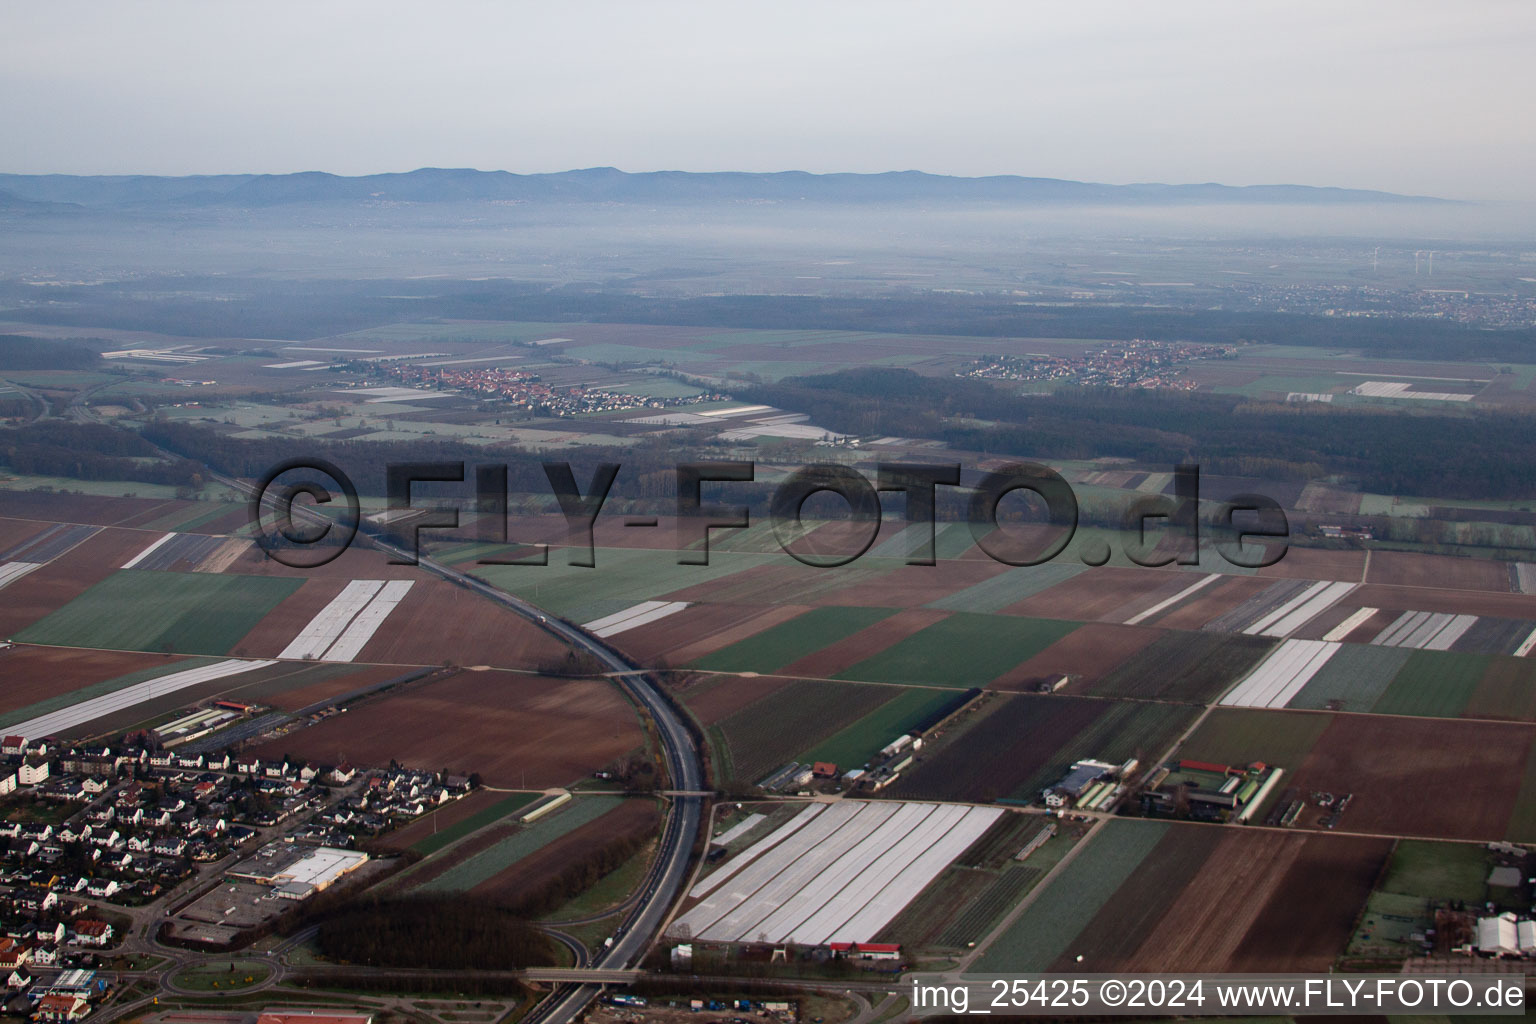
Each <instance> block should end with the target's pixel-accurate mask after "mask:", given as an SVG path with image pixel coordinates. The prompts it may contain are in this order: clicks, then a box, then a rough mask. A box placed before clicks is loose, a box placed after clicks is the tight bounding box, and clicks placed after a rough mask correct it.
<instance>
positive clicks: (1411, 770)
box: [1283, 715, 1536, 840]
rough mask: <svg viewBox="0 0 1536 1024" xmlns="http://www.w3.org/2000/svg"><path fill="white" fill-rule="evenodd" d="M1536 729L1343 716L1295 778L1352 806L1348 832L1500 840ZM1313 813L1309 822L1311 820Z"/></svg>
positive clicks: (1294, 782)
mask: <svg viewBox="0 0 1536 1024" xmlns="http://www.w3.org/2000/svg"><path fill="white" fill-rule="evenodd" d="M1533 739H1536V726H1533V725H1528V724H1519V723H1510V724H1504V723H1497V722H1468V721H1455V720H1441V719H1429V718H1407V717H1398V716H1389V715H1335V716H1333V719H1332V721H1331V722H1330V723H1329V724H1328V727H1327V728H1326V729H1325V730H1324V731H1323V734H1322V736H1321V737H1320V738H1319V740H1318V741H1317V743H1316V744H1315V745H1314V746H1313V748H1312V751H1311V753H1309V754H1308V755H1307V757H1306V760H1304V761H1303V762H1302V764H1301V766H1300V767H1299V768H1298V769H1297V770H1296V772H1295V773H1294V774H1293V775H1292V776H1291V778H1290V779H1287V780H1283V782H1284V783H1285V784H1286V785H1289V786H1295V787H1297V788H1299V789H1301V790H1302V791H1304V792H1309V793H1310V792H1313V791H1322V792H1328V793H1334V794H1338V795H1342V794H1344V793H1353V794H1354V800H1353V801H1351V803H1350V805H1349V808H1348V809H1347V810H1346V811H1345V812H1344V816H1343V818H1342V819H1341V820H1340V822H1339V828H1341V829H1343V830H1345V831H1348V832H1382V833H1388V834H1393V835H1409V836H1426V837H1431V838H1445V839H1480V840H1499V839H1504V838H1506V837H1507V835H1508V826H1509V824H1510V814H1511V812H1512V810H1513V808H1514V806H1515V800H1516V798H1517V797H1518V796H1519V793H1520V786H1521V780H1522V779H1523V778H1524V776H1525V773H1526V763H1527V761H1528V759H1529V757H1530V753H1531V743H1532V740H1533ZM1309 817H1310V815H1304V816H1303V821H1307V820H1308V819H1309Z"/></svg>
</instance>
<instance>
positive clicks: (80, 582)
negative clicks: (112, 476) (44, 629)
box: [0, 498, 148, 638]
mask: <svg viewBox="0 0 1536 1024" xmlns="http://www.w3.org/2000/svg"><path fill="white" fill-rule="evenodd" d="M116 500H118V501H122V500H123V499H121V498H118V499H116ZM146 543H148V540H146V535H145V534H143V533H139V532H137V531H134V530H102V531H100V532H98V533H96V534H93V535H92V536H90V537H87V538H86V539H85V541H84V542H82V543H80V544H78V545H76V546H75V547H74V548H72V549H70V550H69V551H67V552H65V553H64V554H63V555H61V556H60V557H58V558H56V559H54V560H53V561H52V562H49V563H48V564H47V565H45V566H43V567H42V568H40V569H34V570H33V571H32V572H29V573H27V575H25V576H23V577H22V578H21V579H19V580H16V581H15V582H13V583H11V584H10V585H8V586H7V587H6V588H5V589H4V590H3V591H0V638H4V637H7V636H10V635H11V634H12V633H16V632H19V631H20V630H21V629H22V628H23V627H24V626H29V625H31V624H32V623H34V622H36V621H37V620H38V619H41V618H42V617H43V616H45V615H48V614H49V613H51V612H55V611H58V610H59V609H60V608H62V607H64V606H65V605H66V604H68V603H69V602H70V601H73V600H74V599H75V598H77V597H79V596H80V595H81V594H83V593H84V592H85V591H86V590H87V589H88V588H90V587H92V586H94V585H95V584H97V583H100V582H101V581H102V580H104V579H106V578H107V577H108V576H110V575H112V574H113V573H114V572H116V571H117V569H118V566H120V565H122V564H123V563H124V562H126V561H127V560H128V559H130V558H132V557H133V556H134V555H136V554H138V553H139V552H140V551H142V550H144V545H145V544H146Z"/></svg>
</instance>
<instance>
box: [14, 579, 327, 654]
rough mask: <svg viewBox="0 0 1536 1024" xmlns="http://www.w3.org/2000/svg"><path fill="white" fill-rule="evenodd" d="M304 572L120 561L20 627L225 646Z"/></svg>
mask: <svg viewBox="0 0 1536 1024" xmlns="http://www.w3.org/2000/svg"><path fill="white" fill-rule="evenodd" d="M301 583H303V580H297V579H283V578H280V577H276V576H232V575H214V574H211V573H175V574H172V573H165V572H149V571H140V570H137V569H122V570H119V571H118V572H116V573H113V574H112V575H111V576H108V577H107V578H106V579H104V580H102V581H101V582H100V583H98V584H96V585H95V586H94V587H92V588H91V589H89V590H87V591H86V592H85V593H83V594H81V595H80V596H79V597H77V598H75V599H74V600H73V601H71V602H69V604H67V605H65V606H64V607H63V608H60V609H59V610H58V611H56V612H54V613H53V614H51V615H49V616H47V617H46V618H44V619H43V620H42V621H40V622H37V623H34V624H33V625H31V626H28V627H27V628H26V629H24V630H22V631H21V632H20V633H19V634H17V636H16V639H17V640H20V641H22V642H24V643H34V644H56V645H59V646H63V647H103V648H109V649H114V650H124V651H170V652H175V653H181V654H227V653H229V651H230V649H231V648H232V647H234V646H235V644H237V643H239V642H240V640H241V638H242V637H244V636H245V635H246V634H247V633H249V632H250V631H251V629H252V627H254V626H255V625H256V623H258V622H260V621H261V620H262V618H263V617H264V616H266V614H267V613H268V612H270V611H271V610H272V609H273V608H275V607H277V605H278V603H279V602H281V601H282V600H283V599H284V598H286V597H288V596H289V595H290V594H292V593H293V592H294V591H295V590H298V589H299V585H300V584H301Z"/></svg>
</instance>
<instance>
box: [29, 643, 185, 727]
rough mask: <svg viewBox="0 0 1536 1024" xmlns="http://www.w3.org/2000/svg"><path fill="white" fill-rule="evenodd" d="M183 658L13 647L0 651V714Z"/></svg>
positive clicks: (165, 655)
mask: <svg viewBox="0 0 1536 1024" xmlns="http://www.w3.org/2000/svg"><path fill="white" fill-rule="evenodd" d="M186 660H187V659H186V658H182V657H178V656H176V655H170V654H135V653H129V652H126V651H86V650H76V649H73V648H64V647H25V646H23V647H12V648H10V649H9V650H5V651H0V677H4V679H5V684H4V685H3V686H0V714H8V713H9V712H12V711H16V710H19V709H21V708H24V707H27V706H29V705H31V704H35V703H37V702H38V701H42V700H48V699H49V698H51V697H59V696H62V695H64V694H66V693H72V692H74V691H75V690H78V689H81V688H82V687H86V686H92V685H94V684H96V683H101V682H105V681H106V680H108V679H115V678H116V677H118V676H122V675H127V674H128V673H130V672H139V671H142V670H144V669H152V668H160V667H162V666H169V665H174V664H176V663H177V662H180V661H186Z"/></svg>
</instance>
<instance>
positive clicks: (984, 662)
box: [836, 612, 1081, 687]
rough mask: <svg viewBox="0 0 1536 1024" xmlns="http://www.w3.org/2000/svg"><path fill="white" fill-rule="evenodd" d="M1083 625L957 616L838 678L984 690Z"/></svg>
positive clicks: (1048, 620) (897, 644) (844, 672)
mask: <svg viewBox="0 0 1536 1024" xmlns="http://www.w3.org/2000/svg"><path fill="white" fill-rule="evenodd" d="M1080 625H1081V623H1079V622H1070V621H1067V620H1056V619H1023V618H1013V617H1005V616H997V615H976V614H971V613H966V612H957V613H956V614H954V615H951V616H950V617H949V618H947V619H944V620H943V621H942V622H936V623H934V624H933V625H931V626H929V627H928V628H927V629H922V630H919V631H918V632H916V633H914V634H913V635H911V636H909V637H907V638H906V639H904V640H901V641H899V642H897V643H895V644H893V645H891V646H890V647H888V648H886V649H885V650H884V651H882V652H880V653H879V654H877V655H875V656H874V657H872V658H865V659H864V660H863V661H861V662H859V663H857V664H856V665H853V666H851V667H850V668H848V669H846V670H845V671H843V672H840V673H838V674H837V677H836V678H839V679H869V680H875V681H878V682H885V683H918V684H931V685H937V686H954V687H971V686H985V685H986V684H987V683H989V682H991V681H992V680H993V679H996V678H997V677H998V676H1000V675H1002V674H1003V673H1005V672H1007V671H1008V670H1009V669H1011V668H1013V667H1014V666H1015V665H1017V664H1019V662H1021V661H1026V660H1028V659H1029V658H1031V657H1033V656H1034V655H1036V654H1039V653H1040V652H1041V651H1043V650H1045V649H1046V648H1047V647H1049V646H1050V645H1051V644H1053V643H1055V642H1056V641H1057V640H1060V639H1061V638H1062V637H1064V636H1066V635H1067V634H1068V633H1070V632H1072V631H1073V630H1074V629H1076V628H1077V627H1078V626H1080Z"/></svg>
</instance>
